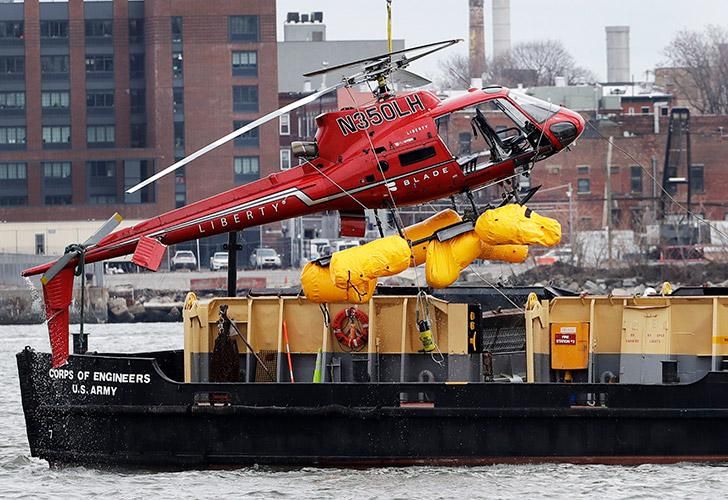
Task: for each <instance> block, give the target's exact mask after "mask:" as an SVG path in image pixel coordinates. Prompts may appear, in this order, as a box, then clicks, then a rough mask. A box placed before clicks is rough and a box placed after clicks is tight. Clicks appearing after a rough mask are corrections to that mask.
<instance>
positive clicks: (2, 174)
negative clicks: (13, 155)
mask: <svg viewBox="0 0 728 500" xmlns="http://www.w3.org/2000/svg"><path fill="white" fill-rule="evenodd" d="M27 178H28V172H27V170H26V168H25V163H0V180H3V181H6V180H10V181H14V180H21V179H22V180H25V179H27Z"/></svg>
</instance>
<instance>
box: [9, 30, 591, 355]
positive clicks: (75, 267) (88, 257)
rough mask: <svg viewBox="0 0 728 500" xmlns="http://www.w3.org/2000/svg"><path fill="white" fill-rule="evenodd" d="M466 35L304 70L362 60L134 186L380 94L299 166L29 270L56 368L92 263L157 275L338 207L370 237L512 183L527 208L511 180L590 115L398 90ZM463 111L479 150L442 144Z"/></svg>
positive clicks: (102, 235) (325, 125)
mask: <svg viewBox="0 0 728 500" xmlns="http://www.w3.org/2000/svg"><path fill="white" fill-rule="evenodd" d="M459 41H460V40H446V41H442V42H436V43H432V44H427V45H422V46H418V47H414V48H410V49H403V50H400V51H395V52H390V53H387V54H383V55H379V56H375V57H371V58H366V59H361V60H358V61H354V62H350V63H347V64H342V65H338V66H332V67H327V68H324V69H321V70H318V71H314V72H311V73H307V74H306V75H304V76H314V75H318V74H322V73H326V72H330V71H333V70H339V69H342V68H347V67H354V66H358V67H360V70H359V72H357V73H356V74H354V75H352V76H348V77H345V78H344V79H342V81H341V82H339V83H337V84H336V85H334V86H331V87H329V88H326V89H323V90H320V91H318V92H315V93H313V94H311V95H309V96H307V97H305V98H303V99H300V100H298V101H296V102H294V103H291V104H289V105H287V106H284V107H283V108H281V109H279V110H277V111H274V112H272V113H269V114H267V115H265V116H263V117H261V118H259V119H258V120H255V121H254V122H251V123H249V124H247V125H245V126H244V127H241V128H239V129H237V130H235V131H234V132H232V133H230V134H228V135H226V136H225V137H222V138H220V139H218V140H216V141H215V142H213V143H211V144H209V145H208V146H205V147H204V148H202V149H200V150H198V151H196V152H194V153H192V154H191V155H189V156H188V157H186V158H184V159H183V160H181V161H179V162H177V163H175V164H173V165H171V166H169V167H167V168H166V169H164V170H162V171H160V172H158V173H157V174H155V175H153V176H152V177H150V178H148V179H146V180H145V181H143V182H141V183H140V184H138V185H137V186H134V187H133V188H131V189H130V190H129V191H128V192H130V193H131V192H134V191H136V190H138V189H141V188H142V187H144V186H146V185H148V184H150V183H152V182H154V181H156V180H157V179H159V178H160V177H162V176H164V175H167V174H169V173H170V172H172V171H174V170H175V169H177V168H180V167H182V166H183V165H185V164H187V163H189V162H191V161H193V160H194V159H196V158H198V157H200V156H201V155H204V154H205V153H207V152H209V151H210V150H212V149H214V148H216V147H218V146H220V145H222V144H224V143H226V142H228V141H231V140H233V139H234V138H235V137H237V136H239V135H242V134H244V133H246V132H249V131H250V130H252V129H254V128H256V127H259V126H260V125H262V124H263V123H266V122H268V121H270V120H273V119H275V118H278V117H279V116H281V115H283V114H285V113H288V112H290V111H291V110H293V109H296V108H298V107H300V106H303V105H305V104H308V103H310V102H313V101H315V100H316V99H318V98H319V97H320V96H322V95H324V94H327V93H329V92H332V91H334V90H336V89H338V88H340V87H347V88H350V87H358V86H359V85H362V84H367V85H369V86H370V90H371V91H372V94H373V98H372V101H371V102H370V103H369V104H367V105H365V106H356V107H350V108H344V109H341V110H340V111H336V112H331V113H324V114H322V115H320V116H318V117H317V118H316V124H317V126H318V131H317V133H316V137H315V140H314V141H312V142H294V143H292V144H291V149H292V151H293V153H294V155H295V156H297V157H298V158H299V159H300V161H301V164H300V165H299V166H297V167H295V168H291V169H290V170H286V171H282V172H277V173H274V174H271V175H269V176H267V177H265V178H263V179H260V180H257V181H254V182H251V183H249V184H246V185H242V186H238V187H236V188H234V189H231V190H229V191H226V192H223V193H220V194H217V195H215V196H212V197H210V198H207V199H205V200H201V201H199V202H196V203H193V204H190V205H187V206H185V207H183V208H179V209H176V210H172V211H170V212H167V213H165V214H162V215H159V216H158V217H154V218H152V219H149V220H147V221H145V222H142V223H139V224H137V225H135V226H133V227H130V228H126V229H123V230H120V231H116V232H113V233H112V232H111V231H113V230H114V229H115V228H116V226H117V225H118V223H119V222H120V221H121V217H120V216H118V214H115V215H114V217H112V218H111V219H110V220H109V221H107V223H105V224H104V225H103V226H102V228H100V229H99V231H97V233H96V234H95V235H94V236H92V237H91V238H90V239H89V240H88V241H86V242H85V243H83V244H76V245H70V246H69V247H67V249H66V252H65V254H64V255H63V256H62V257H61V258H60V259H58V260H57V261H55V262H53V263H48V264H44V265H41V266H36V267H33V268H30V269H27V270H25V271H24V272H23V275H24V276H31V275H37V274H40V273H44V275H43V277H42V279H41V281H42V283H43V286H44V298H45V303H46V310H47V315H48V325H49V331H50V334H51V347H52V350H53V365H54V366H58V365H60V364H63V363H65V361H66V358H67V357H68V325H69V322H68V321H69V319H68V306H69V305H70V303H71V290H72V283H73V276H74V273H75V274H80V269H82V268H83V265H84V264H85V263H91V262H96V261H101V260H105V259H110V258H114V257H118V256H121V255H127V254H133V258H132V261H133V262H135V263H136V264H138V265H141V266H143V267H146V268H148V269H151V270H156V269H158V267H159V265H160V263H161V258H162V255H163V253H164V249H165V248H166V246H167V245H172V244H176V243H180V242H184V241H189V240H194V239H197V238H202V237H206V236H212V235H215V234H220V233H226V232H230V231H237V230H241V229H243V228H246V227H251V226H257V225H261V224H268V223H272V222H276V221H281V220H285V219H289V218H292V217H299V216H302V215H306V214H310V213H315V212H321V211H325V210H338V211H339V213H340V215H341V222H342V224H341V228H342V229H341V232H342V235H344V236H353V237H357V236H358V237H362V236H364V229H365V224H364V221H365V219H364V209H379V208H389V209H394V208H396V207H399V206H406V205H417V204H422V203H424V202H427V201H430V200H435V199H439V198H443V197H447V196H451V195H456V194H465V195H467V196H468V197H469V199H470V201H471V203H472V204H473V208H474V209H475V208H476V207H475V204H474V202H473V198H472V196H471V191H472V190H473V189H475V188H478V187H481V186H484V185H488V184H493V183H497V182H502V181H505V182H507V183H509V185H510V186H512V188H511V189H510V190H509V192H508V194H507V196H506V198H505V200H504V203H507V202H511V201H515V202H520V203H522V202H524V201H525V199H527V198H529V197H530V196H532V195H533V193H534V192H535V189H537V188H534V189H532V190H530V191H529V192H527V193H525V194H520V193H519V191H518V188H517V186H518V183H517V182H510V180H511V179H514V177H515V176H517V175H519V174H528V173H529V172H530V170H531V168H532V167H533V165H534V164H535V162H536V161H539V160H542V159H544V158H547V157H549V156H552V155H554V154H556V153H557V152H559V151H561V150H562V149H564V148H566V147H567V146H569V144H571V143H573V142H574V141H575V140H576V139H577V137H578V136H579V135H580V134H581V133H582V131H583V129H584V120H583V118H582V117H581V116H580V115H579V114H577V113H575V112H573V111H570V110H568V109H565V108H562V107H559V106H555V105H552V104H549V103H547V102H544V101H541V100H539V99H535V98H533V97H530V96H527V95H524V94H520V93H517V92H514V91H510V90H508V89H506V88H503V87H500V86H489V87H485V88H483V89H470V90H469V91H468V92H466V93H465V94H463V95H460V96H457V97H453V98H450V99H446V100H440V99H439V98H438V97H437V96H436V95H435V94H433V93H432V92H429V91H424V90H420V91H412V92H409V93H405V94H403V95H396V94H395V93H394V92H393V91H392V89H391V86H390V85H391V83H390V82H391V80H392V76H393V75H394V74H395V73H397V72H404V73H405V74H406V73H407V72H406V71H405V68H406V67H407V66H408V65H409V64H410V63H411V62H413V61H415V60H417V59H419V58H421V57H424V56H426V55H429V54H431V53H433V52H435V51H438V50H442V49H444V48H446V47H449V46H451V45H453V44H455V43H457V42H459ZM412 54H414V55H412ZM408 55H410V57H408ZM400 74H401V73H400ZM454 114H458V116H459V117H461V118H462V117H464V118H465V119H469V120H470V125H471V127H472V132H473V136H474V137H475V140H474V142H473V144H472V145H471V151H472V152H469V153H466V154H460V155H456V154H453V152H452V151H451V150H450V149H449V148H448V145H447V143H446V140H445V139H443V131H444V130H445V129H446V128H447V123H448V121H449V120H450V119H451V117H453V116H455V115H454ZM395 220H396V219H395Z"/></svg>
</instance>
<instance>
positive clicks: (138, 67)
mask: <svg viewBox="0 0 728 500" xmlns="http://www.w3.org/2000/svg"><path fill="white" fill-rule="evenodd" d="M142 77H144V54H129V78H142Z"/></svg>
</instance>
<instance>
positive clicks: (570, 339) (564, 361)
mask: <svg viewBox="0 0 728 500" xmlns="http://www.w3.org/2000/svg"><path fill="white" fill-rule="evenodd" d="M588 362H589V323H588V322H586V321H584V322H573V323H551V368H552V369H553V370H583V369H585V368H586V367H587V363H588Z"/></svg>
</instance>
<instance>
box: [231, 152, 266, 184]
mask: <svg viewBox="0 0 728 500" xmlns="http://www.w3.org/2000/svg"><path fill="white" fill-rule="evenodd" d="M233 171H234V172H235V183H236V184H245V183H248V182H250V181H254V180H256V179H258V178H260V172H259V160H258V157H257V156H236V157H235V160H234V163H233Z"/></svg>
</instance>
